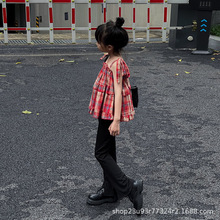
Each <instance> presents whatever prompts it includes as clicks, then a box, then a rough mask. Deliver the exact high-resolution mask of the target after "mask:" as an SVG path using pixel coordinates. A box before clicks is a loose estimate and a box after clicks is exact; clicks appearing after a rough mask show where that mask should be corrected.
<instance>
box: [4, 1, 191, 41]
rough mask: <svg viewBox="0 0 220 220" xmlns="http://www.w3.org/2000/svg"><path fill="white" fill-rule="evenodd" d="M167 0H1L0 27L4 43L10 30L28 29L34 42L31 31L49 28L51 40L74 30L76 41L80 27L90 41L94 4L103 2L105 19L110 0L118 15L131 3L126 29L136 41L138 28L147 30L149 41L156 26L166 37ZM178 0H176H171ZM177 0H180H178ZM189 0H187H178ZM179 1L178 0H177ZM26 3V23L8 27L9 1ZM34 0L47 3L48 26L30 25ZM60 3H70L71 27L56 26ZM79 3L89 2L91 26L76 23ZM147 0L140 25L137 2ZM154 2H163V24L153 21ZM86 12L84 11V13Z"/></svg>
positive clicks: (163, 37) (29, 38)
mask: <svg viewBox="0 0 220 220" xmlns="http://www.w3.org/2000/svg"><path fill="white" fill-rule="evenodd" d="M168 1H169V0H0V3H2V16H3V27H2V28H0V30H2V31H3V32H4V43H6V44H7V43H8V31H26V34H27V43H31V31H36V30H44V31H45V30H47V31H49V34H50V43H53V42H54V31H56V30H59V31H71V32H72V43H76V31H77V30H87V31H88V42H91V40H92V30H95V29H96V27H92V4H102V6H103V19H102V20H103V22H106V21H107V10H106V9H107V4H118V16H120V17H121V16H122V17H123V14H122V7H123V5H125V4H132V26H131V27H125V29H127V30H130V31H132V33H133V42H135V39H136V38H135V34H136V31H140V30H142V31H143V30H145V31H146V41H147V42H149V41H150V31H151V30H157V31H161V32H162V42H165V41H166V33H167V29H168ZM170 1H171V2H172V1H175V0H170ZM176 1H177V0H176ZM178 1H183V2H187V0H178ZM178 1H177V2H178ZM6 3H13V4H25V7H26V10H25V11H26V16H25V17H26V27H8V24H7V10H6V7H7V4H6ZM34 3H37V4H39V3H47V4H48V13H49V27H37V28H36V27H31V24H30V16H31V15H30V4H34ZM57 3H67V4H71V27H60V28H59V27H54V13H53V5H54V4H57ZM76 4H87V5H88V27H76ZM137 4H144V6H145V7H146V12H147V20H146V26H145V27H137V24H136V17H137V16H141V15H140V14H139V15H137V10H136V5H137ZM152 4H162V5H163V21H162V26H161V27H152V26H151V25H150V23H151V5H152ZM82 16H85V15H82Z"/></svg>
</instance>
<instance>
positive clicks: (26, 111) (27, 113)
mask: <svg viewBox="0 0 220 220" xmlns="http://www.w3.org/2000/svg"><path fill="white" fill-rule="evenodd" d="M22 113H23V114H26V115H30V114H31V113H32V112H30V111H28V110H25V111H22Z"/></svg>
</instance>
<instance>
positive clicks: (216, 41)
mask: <svg viewBox="0 0 220 220" xmlns="http://www.w3.org/2000/svg"><path fill="white" fill-rule="evenodd" d="M209 48H211V49H213V50H220V37H217V36H214V35H210V37H209Z"/></svg>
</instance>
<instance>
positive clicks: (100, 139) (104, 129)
mask: <svg viewBox="0 0 220 220" xmlns="http://www.w3.org/2000/svg"><path fill="white" fill-rule="evenodd" d="M111 123H112V121H110V120H103V119H99V126H98V132H97V138H96V147H95V157H96V159H97V160H98V162H99V163H100V165H101V167H102V169H103V175H104V182H103V187H104V189H105V190H104V195H105V196H117V197H118V198H122V197H124V196H127V195H128V194H129V193H130V192H131V189H132V184H133V180H132V179H130V178H128V177H127V176H126V175H125V174H124V173H123V172H122V171H121V169H120V168H119V166H118V165H117V160H116V144H115V137H114V136H111V135H110V133H109V130H108V128H109V126H110V124H111Z"/></svg>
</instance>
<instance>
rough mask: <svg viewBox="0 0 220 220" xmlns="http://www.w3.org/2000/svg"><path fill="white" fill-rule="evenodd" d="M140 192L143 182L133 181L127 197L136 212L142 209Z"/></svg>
mask: <svg viewBox="0 0 220 220" xmlns="http://www.w3.org/2000/svg"><path fill="white" fill-rule="evenodd" d="M142 191H143V181H142V180H136V181H134V183H133V186H132V190H131V193H130V194H129V195H128V197H129V199H130V201H131V202H132V203H133V205H134V208H135V209H136V210H137V211H139V210H141V208H142V207H143V195H142Z"/></svg>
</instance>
